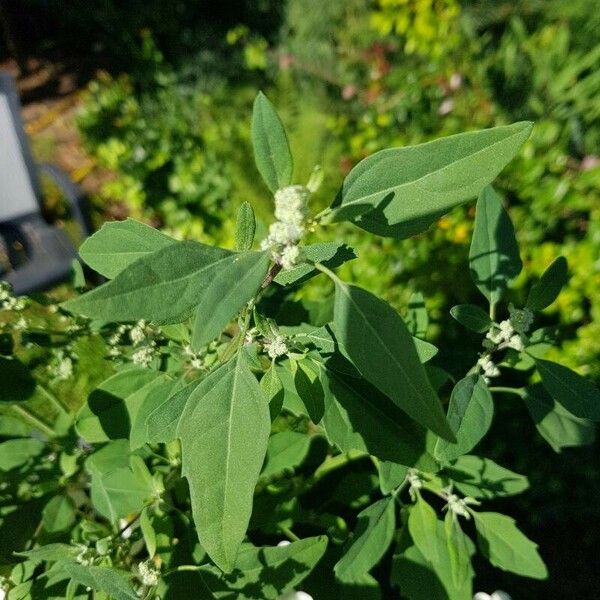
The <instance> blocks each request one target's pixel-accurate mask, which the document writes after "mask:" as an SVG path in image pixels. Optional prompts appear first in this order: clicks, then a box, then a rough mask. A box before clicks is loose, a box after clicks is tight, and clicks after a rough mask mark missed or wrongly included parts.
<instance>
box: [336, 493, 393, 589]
mask: <svg viewBox="0 0 600 600" xmlns="http://www.w3.org/2000/svg"><path fill="white" fill-rule="evenodd" d="M395 530H396V507H395V500H394V498H391V497H389V498H383V499H382V500H378V501H377V502H375V504H372V505H371V506H369V507H368V508H365V509H364V510H363V511H362V512H360V513H359V515H358V522H357V524H356V530H355V531H354V534H353V535H352V538H351V539H350V541H349V543H348V544H347V545H346V547H345V548H344V554H343V555H342V558H340V560H339V561H338V562H337V563H336V565H335V567H334V570H335V574H336V576H337V578H338V579H340V580H341V581H353V579H354V578H356V577H360V576H361V575H364V574H366V573H367V572H368V571H370V570H371V569H372V568H373V567H374V566H375V565H376V564H377V563H378V562H379V561H380V560H381V558H382V557H383V555H384V554H385V553H386V551H387V549H388V547H389V545H390V544H391V543H392V539H393V537H394V531H395Z"/></svg>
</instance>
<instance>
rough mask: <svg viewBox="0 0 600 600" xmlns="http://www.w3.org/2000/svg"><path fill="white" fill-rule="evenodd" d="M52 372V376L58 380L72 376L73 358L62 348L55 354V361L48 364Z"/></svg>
mask: <svg viewBox="0 0 600 600" xmlns="http://www.w3.org/2000/svg"><path fill="white" fill-rule="evenodd" d="M50 368H52V370H53V373H54V378H55V379H58V380H59V381H64V380H66V379H70V378H71V377H72V376H73V359H72V358H71V357H70V356H69V355H68V354H67V353H66V352H64V351H63V350H60V351H59V352H58V354H57V355H56V363H55V365H54V366H52V365H51V366H50Z"/></svg>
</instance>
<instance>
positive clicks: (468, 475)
mask: <svg viewBox="0 0 600 600" xmlns="http://www.w3.org/2000/svg"><path fill="white" fill-rule="evenodd" d="M445 470H446V472H447V473H448V475H449V477H450V479H452V481H453V482H454V485H455V486H456V487H457V488H458V489H459V490H460V491H461V492H462V493H463V494H464V495H465V496H471V498H481V499H485V500H492V499H494V498H504V497H506V496H514V495H515V494H521V493H522V492H524V491H525V490H527V489H528V488H529V482H528V481H527V477H525V475H520V474H519V473H515V472H514V471H510V470H509V469H506V468H504V467H501V466H500V465H498V464H496V463H495V462H494V461H493V460H490V459H489V458H481V457H480V456H472V455H465V456H461V457H460V458H459V459H458V460H456V462H455V463H454V464H453V465H452V466H451V467H446V468H445Z"/></svg>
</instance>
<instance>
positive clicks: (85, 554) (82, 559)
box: [75, 544, 94, 567]
mask: <svg viewBox="0 0 600 600" xmlns="http://www.w3.org/2000/svg"><path fill="white" fill-rule="evenodd" d="M76 546H77V547H78V548H79V552H78V554H77V556H76V557H75V560H76V561H77V562H78V563H79V564H80V565H83V566H84V567H89V566H90V565H93V564H94V551H93V550H92V548H88V547H87V546H86V545H85V544H76Z"/></svg>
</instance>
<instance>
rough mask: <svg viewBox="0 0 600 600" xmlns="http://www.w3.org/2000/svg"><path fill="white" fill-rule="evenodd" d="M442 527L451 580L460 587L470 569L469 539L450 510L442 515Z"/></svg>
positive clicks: (465, 581) (465, 580)
mask: <svg viewBox="0 0 600 600" xmlns="http://www.w3.org/2000/svg"><path fill="white" fill-rule="evenodd" d="M444 529H445V531H446V542H447V545H448V556H449V557H450V568H451V571H452V581H453V583H454V585H455V586H456V587H457V588H459V589H460V588H462V587H463V586H464V585H465V583H467V582H468V580H469V572H470V571H471V554H470V552H469V542H470V540H469V539H468V538H467V536H466V535H465V533H464V532H463V530H462V529H461V527H460V523H459V521H458V518H457V517H456V516H455V515H454V514H453V513H452V512H450V511H448V512H447V513H446V516H445V517H444Z"/></svg>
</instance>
